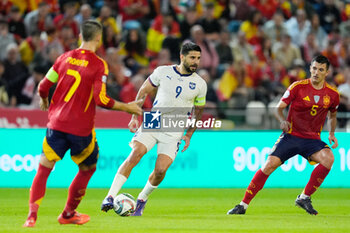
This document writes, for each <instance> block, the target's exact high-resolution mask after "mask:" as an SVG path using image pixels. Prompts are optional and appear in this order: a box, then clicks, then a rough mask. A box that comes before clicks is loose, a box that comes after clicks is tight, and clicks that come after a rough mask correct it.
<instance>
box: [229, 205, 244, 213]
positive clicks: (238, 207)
mask: <svg viewBox="0 0 350 233" xmlns="http://www.w3.org/2000/svg"><path fill="white" fill-rule="evenodd" d="M227 214H228V215H230V214H245V209H244V206H242V205H239V204H238V205H236V206H235V208H233V209H230V210H229V211H228V212H227Z"/></svg>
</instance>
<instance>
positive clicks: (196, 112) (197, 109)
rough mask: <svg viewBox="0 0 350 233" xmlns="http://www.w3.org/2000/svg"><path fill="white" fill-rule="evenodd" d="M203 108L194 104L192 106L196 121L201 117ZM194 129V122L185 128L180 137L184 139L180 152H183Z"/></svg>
mask: <svg viewBox="0 0 350 233" xmlns="http://www.w3.org/2000/svg"><path fill="white" fill-rule="evenodd" d="M203 110H204V106H195V107H194V117H195V119H196V122H197V121H198V120H201V119H202V115H203ZM196 129H197V127H196V124H194V127H190V128H188V129H187V131H186V134H185V135H184V136H183V137H182V140H184V141H185V146H184V148H183V149H182V151H181V152H184V151H185V150H187V148H188V147H189V145H190V140H191V137H192V135H193V133H194V131H196Z"/></svg>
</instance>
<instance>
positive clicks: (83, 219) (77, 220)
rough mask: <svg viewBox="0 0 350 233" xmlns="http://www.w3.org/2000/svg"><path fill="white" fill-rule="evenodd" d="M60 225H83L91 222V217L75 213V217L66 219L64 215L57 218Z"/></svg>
mask: <svg viewBox="0 0 350 233" xmlns="http://www.w3.org/2000/svg"><path fill="white" fill-rule="evenodd" d="M57 220H58V222H59V223H60V224H78V225H82V224H85V223H87V222H88V221H90V216H89V215H87V214H80V213H78V212H75V213H74V215H73V216H72V217H70V218H64V217H63V216H62V214H60V215H59V216H58V218H57Z"/></svg>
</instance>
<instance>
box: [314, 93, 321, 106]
mask: <svg viewBox="0 0 350 233" xmlns="http://www.w3.org/2000/svg"><path fill="white" fill-rule="evenodd" d="M314 100H315V103H316V104H317V103H318V101H319V100H320V96H319V95H315V96H314Z"/></svg>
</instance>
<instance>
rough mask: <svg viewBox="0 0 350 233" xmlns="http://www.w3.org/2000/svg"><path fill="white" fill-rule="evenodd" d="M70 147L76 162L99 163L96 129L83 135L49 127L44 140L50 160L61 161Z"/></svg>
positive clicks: (45, 152)
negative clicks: (87, 134) (85, 135)
mask: <svg viewBox="0 0 350 233" xmlns="http://www.w3.org/2000/svg"><path fill="white" fill-rule="evenodd" d="M69 149H70V154H71V158H72V160H73V161H74V162H75V163H76V164H78V165H79V164H85V165H93V164H95V163H97V159H98V156H99V148H98V145H97V140H96V134H95V130H93V131H92V132H91V134H90V135H89V136H87V137H82V136H76V135H72V134H69V133H64V132H61V131H58V130H53V129H47V131H46V137H45V138H44V142H43V153H44V154H45V156H46V158H47V159H48V160H50V161H59V160H61V159H63V157H64V155H65V154H66V152H67V151H68V150H69Z"/></svg>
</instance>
